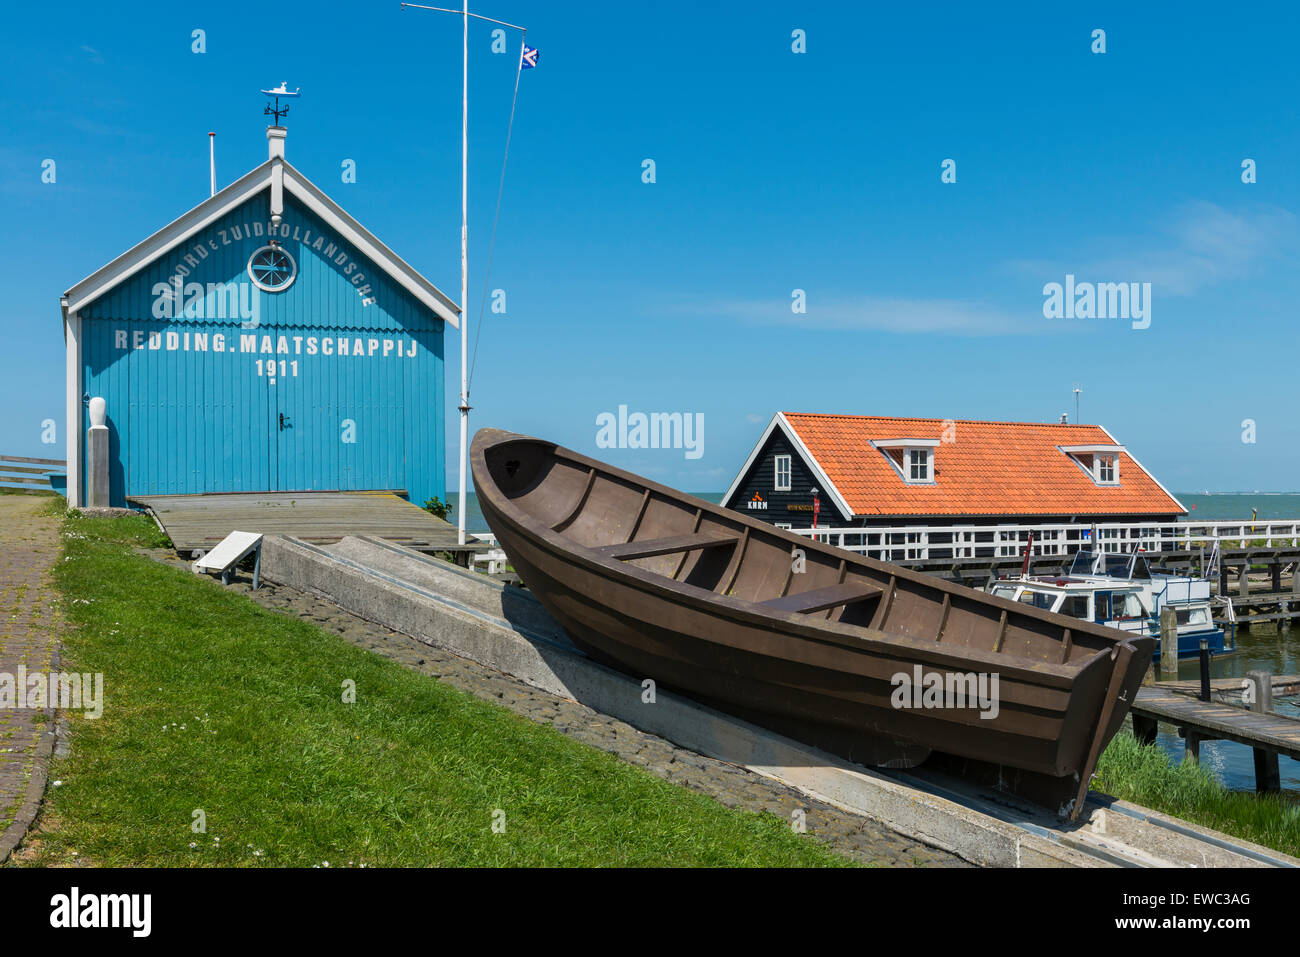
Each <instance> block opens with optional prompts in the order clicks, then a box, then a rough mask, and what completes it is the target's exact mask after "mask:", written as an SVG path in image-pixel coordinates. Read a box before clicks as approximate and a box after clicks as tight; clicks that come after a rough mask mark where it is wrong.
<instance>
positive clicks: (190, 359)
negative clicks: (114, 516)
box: [81, 192, 446, 505]
mask: <svg viewBox="0 0 1300 957" xmlns="http://www.w3.org/2000/svg"><path fill="white" fill-rule="evenodd" d="M281 225H282V227H287V228H288V235H287V236H285V235H283V231H284V230H283V228H282V229H281V231H280V232H278V233H277V235H276V237H275V238H276V239H277V240H278V241H279V242H280V244H281V246H282V248H284V249H285V250H287V251H288V252H289V253H290V255H292V256H293V258H294V259H295V260H296V262H297V266H298V274H297V277H296V278H295V280H294V282H293V284H292V285H291V286H290V287H289V288H288V289H286V290H284V291H283V292H278V293H268V292H263V291H261V290H259V289H258V288H257V287H256V286H254V284H253V283H252V282H251V281H250V279H249V276H248V273H247V271H246V270H247V266H248V260H249V257H250V256H251V255H252V253H253V252H254V251H255V250H257V249H259V248H260V247H262V246H264V245H266V243H267V241H268V236H267V232H268V230H269V229H270V228H271V226H270V209H269V192H264V193H262V194H260V195H258V196H256V197H254V198H253V199H251V200H250V201H249V202H247V203H245V204H244V205H243V206H242V207H240V208H239V209H237V210H235V211H233V212H231V213H230V214H229V215H227V216H225V217H224V218H223V219H222V220H221V221H219V222H217V223H215V224H214V225H213V226H212V227H211V228H209V229H208V230H206V231H205V232H203V233H201V234H199V235H197V236H195V237H194V238H192V239H191V240H189V241H187V242H185V243H184V244H182V245H181V246H179V247H177V248H176V249H175V250H172V251H171V252H170V253H168V254H167V255H166V256H164V257H162V258H161V259H160V260H159V261H158V262H156V263H153V264H152V265H150V266H149V267H148V268H147V269H145V270H143V271H141V272H140V273H138V274H136V275H135V276H133V277H131V278H130V279H128V280H126V281H125V282H123V283H122V284H121V285H120V286H118V287H117V288H116V289H114V290H112V291H111V292H109V293H108V294H106V295H105V296H103V297H101V298H100V299H98V300H96V301H95V302H94V303H92V304H90V305H89V306H87V307H86V308H85V309H83V310H82V312H81V316H82V319H83V320H84V322H83V327H82V328H83V336H84V346H83V352H82V356H83V370H82V383H81V385H82V390H81V391H82V393H83V395H86V396H103V397H104V399H105V401H106V402H107V404H108V425H109V429H110V436H111V440H110V449H111V453H112V462H113V464H112V472H111V475H110V484H111V489H112V500H113V504H114V505H123V504H125V499H126V496H127V495H150V494H185V493H193V492H236V491H268V490H293V491H299V490H309V489H379V488H386V489H388V488H398V489H405V490H406V491H407V492H408V493H409V495H410V498H411V501H413V502H415V503H416V504H421V505H422V504H423V503H424V501H425V500H426V499H428V498H429V497H431V496H435V495H436V496H438V497H439V498H443V499H445V498H446V490H445V488H444V474H445V460H444V439H445V437H444V435H443V414H442V413H443V322H442V320H441V319H439V318H438V317H437V315H436V314H435V313H433V312H432V311H431V310H429V309H428V308H426V307H425V306H424V305H423V304H422V303H420V302H419V301H418V300H416V299H415V298H414V297H412V296H411V295H410V294H409V293H408V292H407V291H406V290H404V289H402V288H401V287H400V286H398V285H397V284H396V283H395V282H393V281H392V280H391V279H390V278H388V276H386V275H385V274H383V273H381V272H380V270H379V269H378V268H377V267H376V266H375V265H374V263H372V262H370V261H369V260H368V259H365V258H364V257H362V256H361V255H360V254H359V253H358V252H357V250H356V249H355V248H353V247H352V246H351V245H350V244H348V243H346V242H345V241H343V240H342V238H341V237H339V236H338V235H337V234H335V233H334V232H333V231H332V230H331V229H330V228H329V227H328V226H326V225H325V224H324V223H323V222H322V221H320V220H319V219H318V218H317V217H316V216H315V215H314V214H313V213H312V212H311V211H310V210H308V209H307V208H306V207H305V206H303V205H302V204H300V203H298V202H297V201H296V200H295V199H294V198H293V197H292V196H290V195H289V194H288V193H287V192H286V194H285V209H284V215H283V219H282V224H281ZM327 254H328V255H327ZM178 271H179V272H183V273H186V275H185V276H184V277H183V281H184V283H186V284H198V287H195V286H189V288H188V290H187V298H186V299H185V300H184V301H183V303H184V307H185V308H184V311H183V312H182V314H180V315H177V316H174V317H168V316H167V315H166V314H165V312H164V314H162V315H160V314H159V310H165V309H166V308H167V306H166V305H165V304H163V305H159V300H160V298H165V297H161V296H160V287H159V285H158V284H167V283H170V282H171V281H172V280H173V277H174V276H176V275H177V273H178ZM358 276H360V277H361V278H360V279H358ZM210 283H211V284H217V283H221V284H233V285H231V286H226V287H225V289H224V291H217V292H215V293H214V294H213V295H211V296H209V295H208V284H210ZM199 287H201V288H202V291H203V296H202V297H198V298H194V297H193V294H195V293H197V292H198V289H199ZM367 287H369V288H367ZM341 343H342V348H341V346H340V344H341ZM358 350H359V351H360V354H359V355H358V354H357V352H358ZM343 351H346V354H340V353H341V352H343ZM83 409H84V403H83ZM281 416H283V428H282V427H281V421H282V420H281ZM89 424H90V423H89V413H88V411H83V428H88V427H89ZM84 467H85V466H84V464H83V475H84V474H85V473H84Z"/></svg>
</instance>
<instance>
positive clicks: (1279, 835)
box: [1092, 729, 1300, 857]
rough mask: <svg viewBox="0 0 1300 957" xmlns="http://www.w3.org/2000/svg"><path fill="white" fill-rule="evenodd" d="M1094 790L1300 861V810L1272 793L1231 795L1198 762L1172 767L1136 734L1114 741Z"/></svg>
mask: <svg viewBox="0 0 1300 957" xmlns="http://www.w3.org/2000/svg"><path fill="white" fill-rule="evenodd" d="M1092 788H1093V790H1095V791H1102V792H1105V793H1106V794H1109V795H1111V796H1113V797H1117V798H1120V799H1121V800H1124V801H1132V802H1133V803H1134V804H1141V805H1142V806H1144V807H1149V808H1151V809H1152V810H1155V811H1161V812H1163V813H1165V814H1172V815H1174V816H1176V817H1181V818H1183V819H1184V820H1187V821H1191V822H1192V823H1193V824H1199V825H1201V826H1202V827H1208V828H1213V829H1214V830H1216V831H1222V832H1223V833H1225V834H1231V835H1233V836H1234V837H1240V838H1243V839H1245V840H1247V841H1254V842H1255V843H1256V844H1262V845H1264V846H1265V847H1271V848H1274V849H1275V850H1279V851H1283V852H1284V853H1287V854H1291V855H1293V856H1297V857H1300V805H1297V804H1295V803H1293V802H1291V801H1289V800H1287V799H1285V798H1283V797H1279V796H1277V795H1271V794H1250V793H1245V792H1242V791H1229V790H1228V789H1227V788H1225V787H1224V786H1223V785H1222V784H1221V783H1220V782H1219V780H1218V778H1216V777H1215V776H1214V772H1213V771H1211V770H1210V769H1209V768H1207V767H1205V766H1204V765H1202V764H1198V763H1197V762H1195V761H1182V762H1177V763H1176V762H1174V761H1173V759H1171V758H1170V757H1169V755H1168V754H1166V753H1165V752H1164V751H1162V750H1161V749H1160V748H1159V747H1157V746H1155V745H1147V746H1143V745H1141V744H1138V741H1137V738H1135V737H1134V736H1133V733H1132V731H1129V730H1127V729H1125V730H1123V731H1121V732H1120V733H1119V734H1117V735H1115V737H1114V738H1113V739H1111V742H1110V744H1109V745H1108V746H1107V748H1106V750H1105V752H1103V753H1102V756H1101V760H1100V761H1098V762H1097V778H1096V779H1095V780H1094V781H1093V784H1092Z"/></svg>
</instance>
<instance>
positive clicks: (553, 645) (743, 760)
mask: <svg viewBox="0 0 1300 957" xmlns="http://www.w3.org/2000/svg"><path fill="white" fill-rule="evenodd" d="M262 562H263V564H262V574H263V576H264V577H266V578H268V579H270V580H271V581H275V582H278V583H280V584H284V585H288V586H290V587H292V588H297V589H300V590H302V591H307V592H311V593H313V594H316V595H319V596H321V597H324V598H327V599H329V600H331V601H333V602H335V603H336V604H338V605H339V606H340V607H342V608H344V609H346V610H347V611H350V612H352V613H353V614H355V615H359V616H361V617H363V618H366V619H368V620H370V621H374V622H377V623H379V624H382V625H384V626H386V627H388V628H391V629H392V630H394V631H398V632H401V633H403V634H406V635H409V636H411V637H412V638H415V639H416V640H419V641H422V642H425V643H426V644H428V645H430V646H432V647H436V648H440V649H443V650H445V651H449V652H452V653H453V654H457V655H460V656H462V657H465V658H469V659H471V660H473V661H477V662H479V663H480V664H483V665H487V666H489V667H492V668H496V669H498V670H500V671H503V672H506V673H507V674H510V675H513V676H515V677H517V678H519V679H521V680H523V681H525V682H527V683H528V684H530V685H532V686H534V687H536V688H540V689H542V690H544V691H547V692H550V693H552V694H556V695H561V696H563V697H566V698H569V699H572V700H576V701H578V702H581V703H582V704H584V705H586V706H588V707H590V708H592V709H593V710H595V711H599V712H602V713H604V714H608V715H612V716H614V717H617V718H619V719H621V720H623V721H626V722H627V723H628V724H631V725H633V726H634V727H637V728H639V729H641V730H642V731H646V732H648V733H651V734H656V735H659V736H660V737H663V738H665V739H667V740H669V741H672V742H673V743H675V744H677V745H679V746H681V747H685V748H689V749H690V750H693V751H696V752H699V753H700V754H704V755H707V756H709V757H711V758H714V759H717V760H721V761H726V762H729V763H732V764H736V765H739V766H743V767H746V768H748V769H749V770H751V771H753V772H755V773H757V774H761V775H763V776H765V777H768V778H772V779H774V780H777V781H780V782H782V783H784V784H786V785H788V786H790V787H793V788H796V789H798V790H800V791H802V792H804V793H806V794H808V795H809V796H810V797H813V798H816V799H817V800H820V801H825V802H827V803H830V804H833V805H835V806H837V807H840V808H842V809H844V810H847V811H851V812H853V813H857V814H861V815H863V816H865V817H870V818H872V819H875V820H878V821H880V822H882V823H884V824H885V825H887V826H889V827H890V828H892V829H893V830H895V831H897V832H899V833H901V834H905V835H907V836H908V837H912V838H915V839H917V840H921V841H924V842H926V843H928V844H931V845H934V846H936V847H940V848H943V849H944V850H947V851H950V852H952V853H955V854H957V855H959V856H961V857H962V858H964V859H966V860H968V861H970V862H972V863H975V864H980V865H984V866H992V867H1108V866H1119V867H1207V866H1208V867H1297V866H1300V860H1297V859H1295V858H1292V857H1288V856H1286V855H1284V854H1280V853H1278V852H1276V851H1272V850H1269V849H1267V848H1263V847H1260V846H1258V845H1255V844H1250V843H1248V842H1245V841H1240V840H1237V839H1236V838H1231V837H1228V836H1227V835H1223V834H1219V833H1217V832H1214V831H1209V830H1207V829H1204V828H1199V827H1196V826H1195V825H1191V824H1188V823H1187V822H1184V821H1180V820H1177V819H1175V818H1170V817H1168V816H1166V815H1162V814H1157V813H1156V812H1154V811H1150V810H1148V809H1146V808H1141V807H1137V806H1136V805H1131V804H1128V803H1126V802H1123V801H1114V800H1111V799H1108V798H1104V797H1101V796H1098V795H1093V796H1092V798H1091V799H1090V800H1089V803H1088V805H1087V807H1086V808H1085V811H1084V813H1083V814H1082V815H1081V817H1080V819H1079V820H1078V821H1075V822H1071V823H1066V822H1063V821H1061V820H1060V819H1059V818H1057V817H1056V816H1055V815H1054V814H1051V813H1049V812H1047V811H1046V810H1043V809H1041V808H1036V807H1034V806H1032V805H1029V804H1026V803H1023V802H1020V801H1018V800H1016V799H1013V798H1008V797H1007V796H1006V795H1003V794H1000V793H997V792H995V791H993V790H989V789H985V788H981V787H979V786H976V785H973V784H971V783H970V782H967V781H964V780H961V779H958V778H951V777H947V776H945V775H944V774H942V773H940V772H934V771H928V770H926V769H924V768H922V769H917V770H915V771H908V772H883V771H880V770H877V769H872V768H865V767H861V766H859V765H854V764H851V763H849V762H847V761H845V760H843V759H841V758H838V757H835V756H833V755H830V754H828V753H826V752H823V751H819V750H817V749H815V748H812V747H809V746H808V745H804V744H801V743H799V742H797V741H793V740H791V739H789V738H786V737H783V736H781V735H779V734H775V733H773V732H771V731H768V730H766V729H763V728H760V727H757V726H755V725H753V724H750V723H747V722H745V721H742V720H740V719H738V718H735V717H732V716H730V715H726V714H722V713H720V712H718V711H715V710H713V709H711V708H708V707H705V706H703V705H700V704H698V703H696V702H694V701H691V700H689V699H687V698H684V697H681V696H679V695H676V694H673V693H672V692H671V691H666V690H664V689H662V688H660V689H657V692H656V696H655V700H654V702H653V703H647V702H646V701H645V700H644V699H643V688H642V684H641V681H640V679H638V678H634V677H629V676H627V675H624V674H622V673H619V672H616V671H613V670H611V669H609V668H606V667H604V666H602V665H600V664H597V663H595V662H593V661H591V660H590V659H589V658H587V657H585V656H584V655H583V654H582V653H581V652H580V651H578V650H577V649H576V648H575V647H574V646H573V644H572V643H571V642H570V641H569V639H568V637H567V636H566V635H565V634H564V632H563V630H562V629H561V628H560V627H559V626H558V625H557V624H556V623H555V622H554V621H553V620H552V619H551V618H550V616H549V615H548V614H547V612H546V611H545V610H544V609H543V608H542V607H541V605H540V604H538V602H537V601H536V599H534V598H533V597H532V596H531V595H530V594H529V593H528V592H527V591H526V590H524V589H521V588H517V587H514V586H510V585H502V584H500V583H498V582H495V581H492V580H491V579H489V578H486V577H484V576H482V575H478V574H475V573H472V572H468V571H465V570H463V569H460V568H457V567H455V566H453V565H450V564H448V563H446V562H442V561H439V560H437V559H433V558H429V557H428V556H425V555H422V554H420V553H419V552H415V551H412V550H410V549H406V548H403V547H401V546H399V545H394V544H392V543H391V542H386V541H383V540H380V539H376V538H370V537H352V536H349V537H345V538H343V539H342V540H341V541H339V542H338V543H337V544H333V545H329V546H320V545H314V544H311V543H308V542H304V541H301V540H299V539H294V538H286V537H270V538H268V539H267V540H266V543H265V545H264V546H263V554H262Z"/></svg>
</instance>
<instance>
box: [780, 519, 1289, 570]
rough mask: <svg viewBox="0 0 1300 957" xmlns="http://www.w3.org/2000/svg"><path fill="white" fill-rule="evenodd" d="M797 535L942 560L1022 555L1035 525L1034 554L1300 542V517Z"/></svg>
mask: <svg viewBox="0 0 1300 957" xmlns="http://www.w3.org/2000/svg"><path fill="white" fill-rule="evenodd" d="M791 531H793V532H794V533H795V534H796V535H804V536H807V537H808V538H813V539H816V540H817V541H819V542H825V543H827V544H829V545H835V546H837V547H839V548H843V549H846V550H848V551H851V552H858V553H859V554H864V555H867V556H869V557H871V558H882V559H884V560H886V561H939V560H945V559H954V560H955V559H962V558H1019V557H1022V556H1023V555H1024V553H1025V546H1026V545H1027V544H1028V542H1029V536H1030V534H1031V533H1032V535H1033V537H1034V555H1035V556H1040V555H1042V556H1056V555H1059V556H1062V557H1065V556H1069V555H1072V554H1074V553H1075V552H1076V551H1078V550H1079V548H1080V547H1081V546H1083V547H1092V546H1093V545H1094V544H1095V543H1100V545H1101V549H1102V551H1106V552H1131V551H1133V550H1134V549H1135V548H1141V549H1142V550H1143V551H1147V552H1167V551H1197V550H1199V549H1202V548H1204V549H1205V550H1206V555H1207V557H1208V555H1209V554H1211V553H1212V551H1213V549H1214V547H1215V545H1216V544H1218V545H1220V546H1221V547H1222V548H1241V547H1244V545H1245V544H1249V543H1258V544H1259V545H1262V546H1263V547H1265V548H1280V547H1291V548H1295V547H1297V546H1300V520H1297V519H1285V520H1283V519H1276V520H1264V519H1260V520H1256V521H1250V520H1247V521H1244V522H1235V521H1234V522H1167V523H1163V524H1151V525H1143V524H1141V523H1132V522H1114V523H1105V524H1099V525H1082V524H1079V523H1077V522H1076V523H1065V524H1028V525H899V526H887V527H880V528H817V529H812V528H795V529H791Z"/></svg>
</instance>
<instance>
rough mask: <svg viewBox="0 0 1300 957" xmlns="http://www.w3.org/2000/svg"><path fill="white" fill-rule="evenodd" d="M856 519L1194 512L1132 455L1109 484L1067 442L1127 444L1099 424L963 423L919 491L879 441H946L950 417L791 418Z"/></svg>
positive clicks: (790, 415) (960, 421)
mask: <svg viewBox="0 0 1300 957" xmlns="http://www.w3.org/2000/svg"><path fill="white" fill-rule="evenodd" d="M784 417H785V419H786V421H787V422H789V424H790V426H791V427H792V428H793V429H794V430H795V432H796V433H797V435H798V437H799V439H800V440H801V441H802V442H803V444H804V445H805V446H807V448H808V450H809V451H810V452H811V453H812V455H813V457H814V458H815V459H816V460H817V464H818V465H820V466H821V468H822V470H823V471H824V472H825V473H826V475H827V477H828V478H829V479H830V480H831V482H832V483H834V485H835V487H836V489H838V490H839V493H840V494H841V495H842V496H843V497H844V499H845V501H846V502H847V503H848V505H849V507H850V508H851V509H852V510H853V513H854V514H855V515H1107V514H1110V515H1120V514H1124V515H1139V514H1143V515H1145V514H1153V515H1169V514H1174V513H1182V512H1184V511H1185V509H1184V508H1183V507H1182V506H1181V505H1180V504H1179V503H1178V502H1177V501H1176V500H1175V499H1174V498H1173V497H1172V496H1170V495H1169V494H1168V493H1167V492H1165V491H1164V489H1162V488H1161V487H1160V485H1159V484H1158V483H1157V482H1156V480H1155V479H1154V478H1152V477H1151V475H1150V474H1148V473H1147V472H1146V471H1145V470H1144V469H1142V467H1141V466H1139V465H1138V464H1137V463H1136V462H1135V461H1133V459H1132V458H1131V457H1130V456H1128V455H1127V454H1124V453H1121V454H1120V460H1119V485H1117V486H1099V485H1097V484H1095V483H1094V482H1093V481H1092V479H1091V478H1090V477H1089V476H1088V475H1086V474H1085V473H1084V471H1083V470H1082V469H1081V468H1080V467H1079V466H1078V465H1077V464H1076V463H1075V462H1074V460H1073V459H1071V458H1070V457H1069V456H1068V455H1066V454H1065V453H1063V452H1061V451H1060V450H1059V449H1058V448H1057V446H1060V445H1067V446H1068V445H1119V444H1120V443H1118V442H1116V441H1115V440H1114V439H1113V438H1112V437H1111V436H1110V434H1109V433H1107V432H1106V430H1105V429H1103V428H1102V427H1101V426H1098V425H1057V424H1036V423H1032V422H974V421H968V420H964V419H958V420H956V421H955V423H954V424H955V427H956V428H955V433H956V441H954V442H948V443H944V442H941V443H940V445H939V446H938V447H937V448H935V449H934V472H935V475H934V478H935V482H934V484H933V485H909V484H907V483H906V482H904V481H903V479H902V478H901V477H900V476H899V474H898V473H897V472H895V471H894V469H893V467H891V466H890V464H889V463H888V462H887V461H886V460H885V456H884V453H882V452H881V451H880V450H878V449H876V448H873V447H872V446H871V445H870V444H869V443H870V442H871V441H872V440H883V439H940V440H942V438H943V434H944V422H945V420H943V419H899V418H886V417H881V416H869V415H820V414H808V413H799V412H786V413H784Z"/></svg>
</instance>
